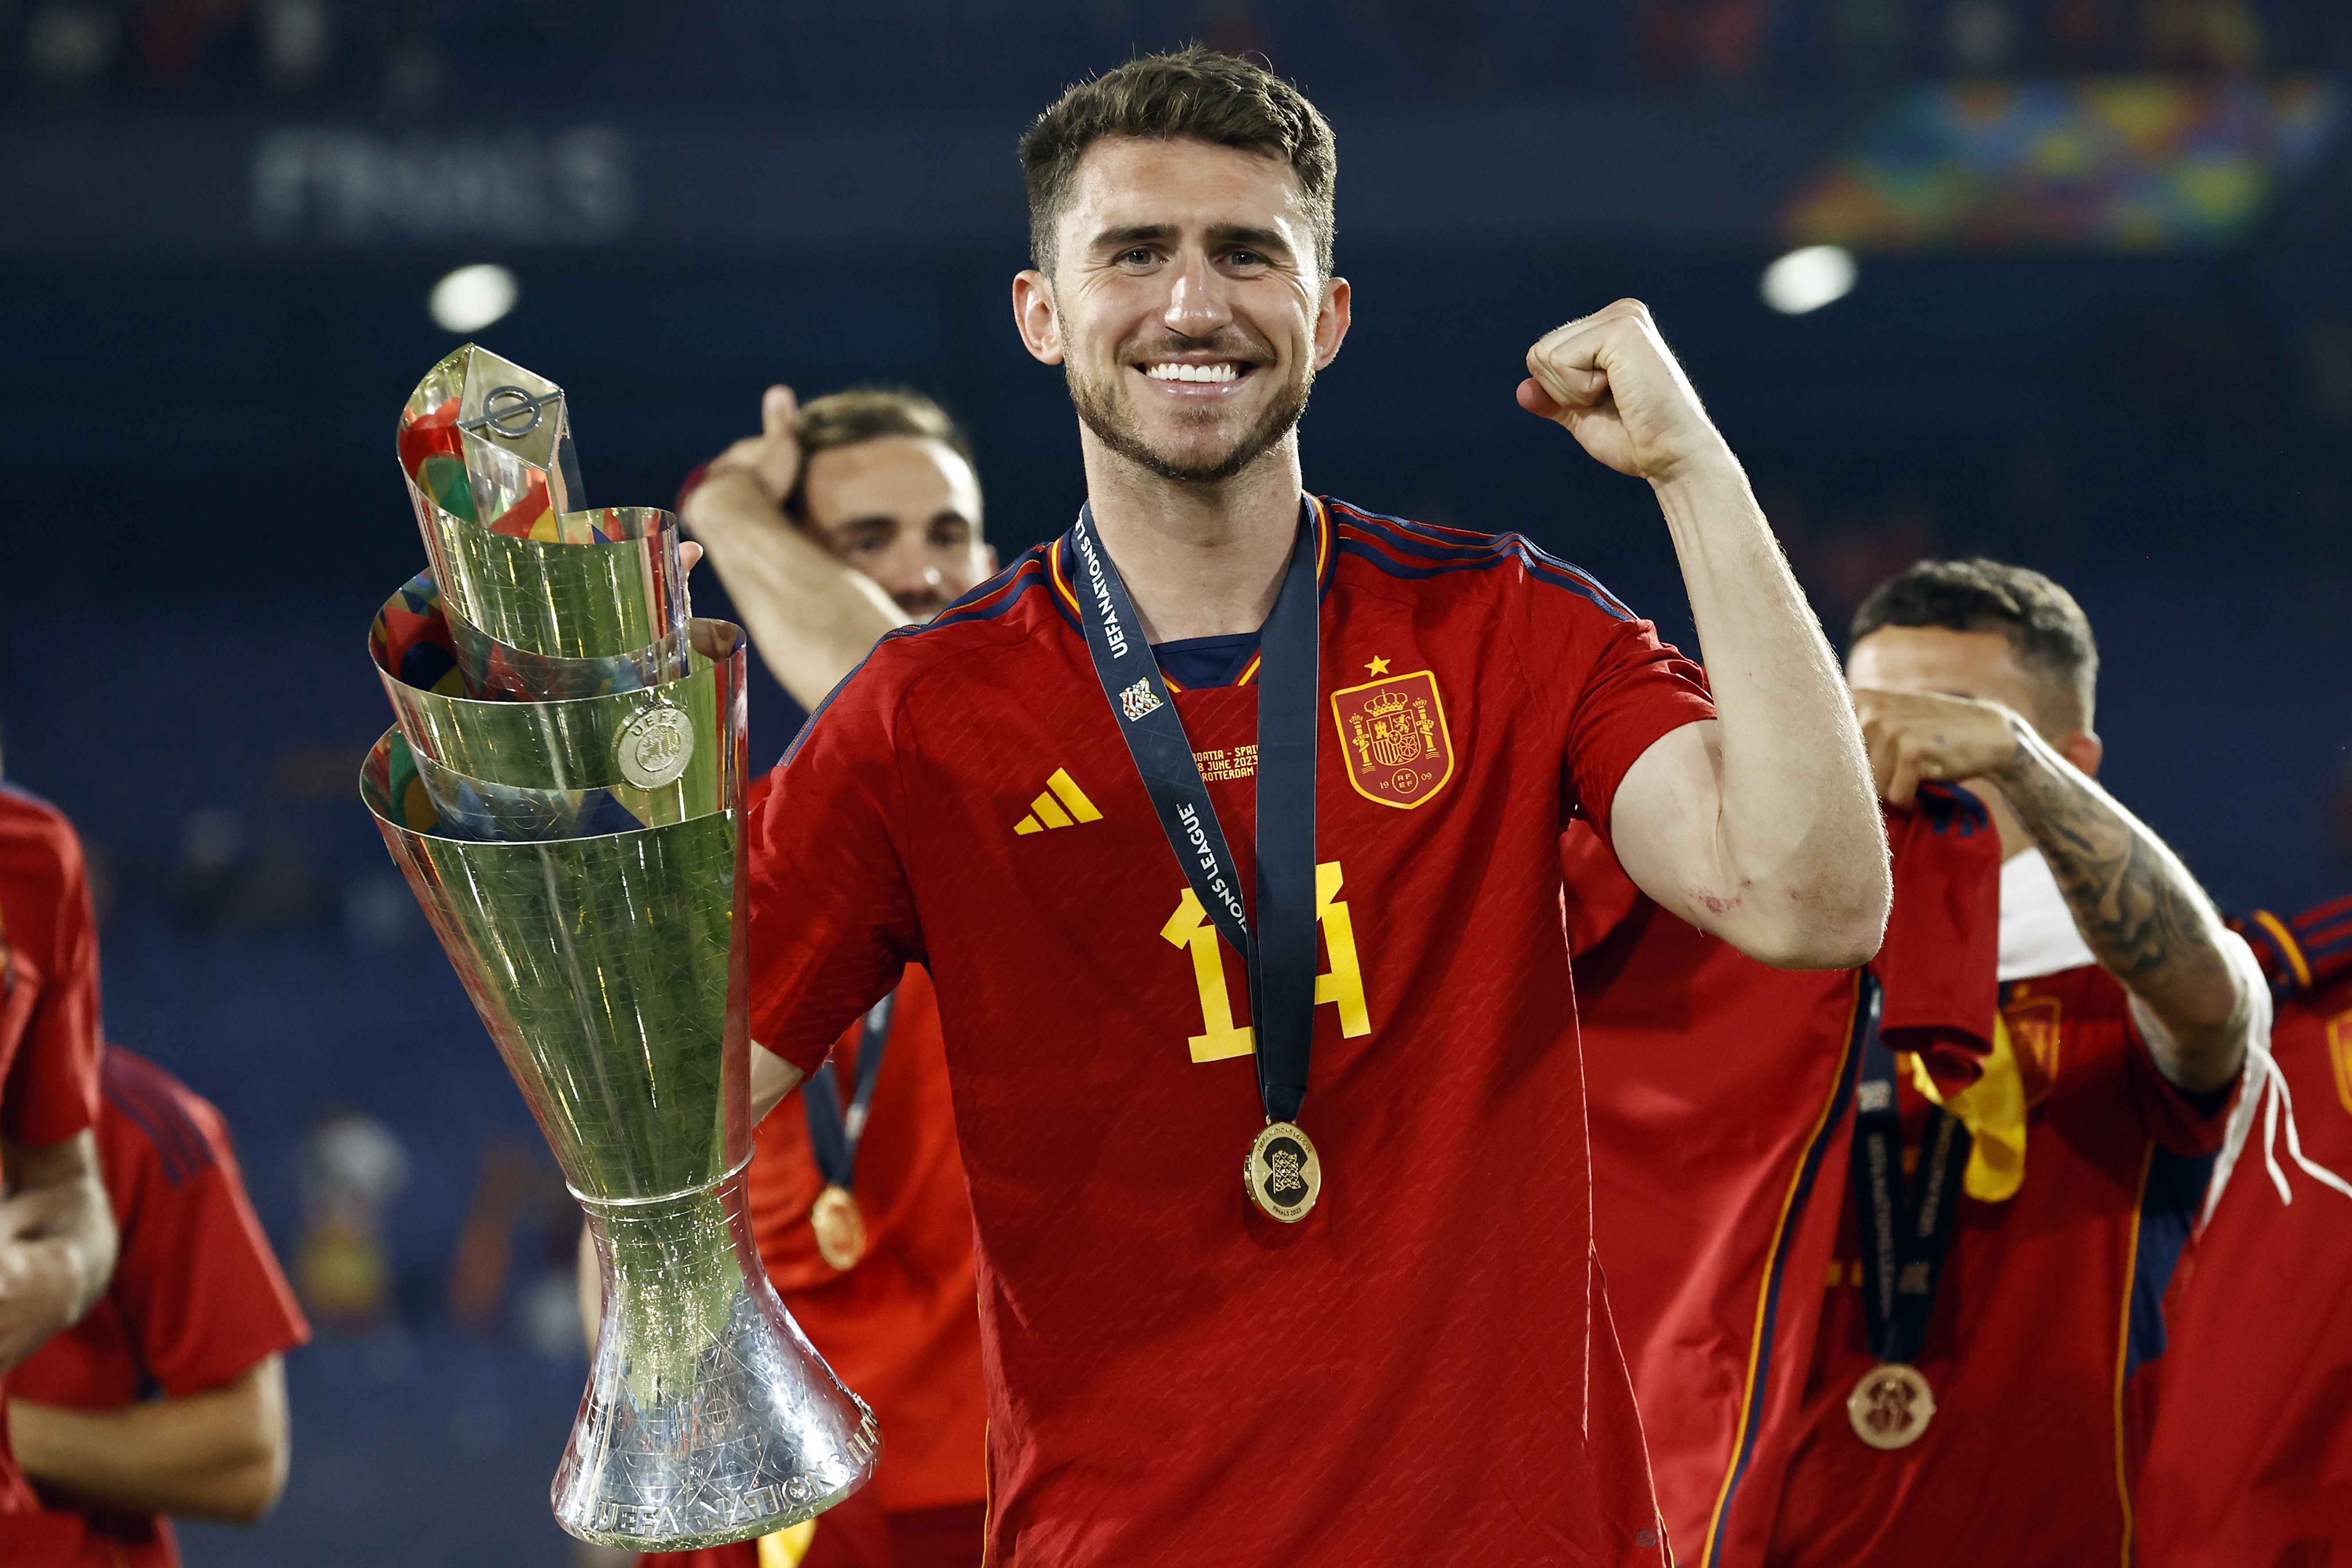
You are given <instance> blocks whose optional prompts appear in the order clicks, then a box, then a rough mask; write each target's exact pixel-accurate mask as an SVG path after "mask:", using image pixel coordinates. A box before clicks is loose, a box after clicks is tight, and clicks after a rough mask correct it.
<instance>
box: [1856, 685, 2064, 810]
mask: <svg viewBox="0 0 2352 1568" xmlns="http://www.w3.org/2000/svg"><path fill="white" fill-rule="evenodd" d="M1853 710H1854V713H1855V716H1856V717H1858V718H1859V719H1861V721H1862V743H1863V745H1864V747H1865V748H1866V749H1867V750H1868V751H1869V752H1870V771H1871V773H1872V775H1873V776H1874V778H1875V779H1876V780H1877V783H1878V794H1879V796H1880V798H1882V799H1884V800H1886V801H1890V802H1892V803H1893V804H1895V805H1910V804H1911V802H1912V800H1913V798H1914V797H1915V796H1916V795H1917V794H1918V793H1919V784H1920V781H1921V780H1923V779H1940V780H1944V781H1947V782H1949V783H1954V784H1957V783H1958V782H1959V781H1960V780H1962V779H1973V778H1982V777H1985V776H1986V775H1988V774H1993V773H2000V770H2001V769H2003V768H2005V767H2007V766H2008V765H2009V764H2010V763H2011V762H2012V761H2014V760H2015V758H2016V756H2017V753H2018V748H2019V746H2020V745H2021V742H2020V740H2019V731H2021V729H2022V728H2023V726H2024V723H2025V721H2023V720H2022V719H2020V718H2019V717H2018V716H2017V715H2016V714H2015V713H2014V712H2012V711H2011V710H2009V709H2007V708H2004V707H2002V706H2001V705H2000V703H1998V702H1979V701H1978V700H1976V699H1975V698H1972V697H1947V696H1945V695H1943V694H1942V693H1941V692H1936V691H1878V690H1873V689H1869V688H1867V687H1864V688H1858V689H1856V690H1855V691H1854V694H1853Z"/></svg>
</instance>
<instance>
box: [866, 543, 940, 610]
mask: <svg viewBox="0 0 2352 1568" xmlns="http://www.w3.org/2000/svg"><path fill="white" fill-rule="evenodd" d="M867 570H868V572H869V574H871V575H872V577H873V578H874V581H875V583H876V584H877V585H879V586H880V588H881V590H882V591H883V592H884V593H886V594H887V595H890V596H891V597H892V598H894V599H914V598H920V597H922V596H923V595H925V594H926V593H936V592H937V591H938V589H939V585H940V574H939V570H938V568H937V567H936V566H935V565H933V563H932V562H931V560H930V552H929V551H928V550H926V549H925V548H924V547H923V537H922V535H921V534H920V533H916V532H912V531H908V530H905V529H901V530H900V531H899V533H898V541H897V542H895V543H893V544H892V545H891V546H890V548H889V550H888V551H887V552H885V553H884V555H883V557H882V559H881V560H879V561H877V562H875V563H873V565H872V566H871V567H869V568H868V569H867Z"/></svg>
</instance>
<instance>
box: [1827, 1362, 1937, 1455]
mask: <svg viewBox="0 0 2352 1568" xmlns="http://www.w3.org/2000/svg"><path fill="white" fill-rule="evenodd" d="M1845 1414H1846V1419H1848V1420H1849V1421H1852V1422H1853V1435H1854V1436H1857V1437H1859V1438H1861V1439H1862V1440H1863V1441H1864V1442H1865V1443H1867V1444H1869V1445H1870V1446H1871V1447H1874V1448H1907V1447H1910V1446H1911V1445H1912V1444H1914V1443H1916V1442H1917V1441H1918V1440H1919V1434H1920V1433H1922V1432H1925V1431H1926V1430H1927V1423H1928V1422H1929V1421H1931V1420H1933V1419H1934V1418H1935V1415H1936V1394H1935V1391H1934V1390H1933V1389H1931V1388H1929V1387H1928V1386H1927V1379H1926V1378H1924V1377H1922V1376H1920V1375H1919V1369H1918V1368H1917V1367H1915V1366H1905V1365H1904V1364H1903V1363H1900V1362H1882V1363H1879V1364H1878V1365H1876V1366H1874V1367H1872V1368H1871V1369H1870V1370H1869V1371H1868V1372H1867V1373H1864V1374H1863V1379H1862V1381H1861V1382H1860V1383H1857V1384H1854V1385H1853V1393H1852V1394H1847V1395H1846V1400H1845Z"/></svg>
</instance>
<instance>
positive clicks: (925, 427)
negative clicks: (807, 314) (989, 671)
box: [678, 385, 996, 709]
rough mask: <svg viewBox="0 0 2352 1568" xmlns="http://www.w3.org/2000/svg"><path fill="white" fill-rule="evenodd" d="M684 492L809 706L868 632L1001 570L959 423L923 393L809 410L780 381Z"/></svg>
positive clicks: (917, 617) (755, 624) (763, 640)
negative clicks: (748, 427) (984, 527)
mask: <svg viewBox="0 0 2352 1568" xmlns="http://www.w3.org/2000/svg"><path fill="white" fill-rule="evenodd" d="M760 419H761V426H763V428H762V430H761V434H759V435H757V436H746V437H743V438H742V439H741V440H739V441H737V442H735V443H734V444H733V445H731V446H730V447H728V448H727V449H726V450H725V451H724V452H722V453H720V454H719V456H718V457H717V458H713V459H711V460H710V461H709V463H707V464H705V465H704V466H703V467H702V468H699V469H698V470H696V472H695V474H694V475H692V476H691V477H689V478H688V481H687V489H686V494H685V495H684V496H683V497H682V498H681V500H680V501H679V503H678V511H679V515H680V517H681V518H682V519H683V520H684V521H685V523H686V526H687V529H688V531H690V532H691V533H693V534H694V536H695V537H696V538H697V539H698V540H699V541H701V542H703V543H704V544H705V545H706V546H707V547H708V548H709V551H710V556H711V565H712V567H713V568H714V569H716V570H717V572H718V573H719V582H720V583H721V584H724V585H725V587H726V589H727V593H728V597H729V598H730V599H732V600H733V601H734V603H735V606H736V608H737V609H738V610H739V611H740V612H741V614H742V616H743V619H744V625H745V626H746V627H747V629H748V630H749V631H750V632H751V641H752V643H753V645H754V646H755V647H758V648H759V650H760V657H761V658H762V659H764V660H765V661H766V662H767V665H768V668H770V669H771V670H772V671H773V672H774V674H775V677H776V679H777V680H778V682H779V683H781V684H782V687H783V688H784V689H785V690H786V691H788V692H790V693H791V694H792V697H793V700H794V701H796V702H798V703H799V704H800V705H801V706H802V707H803V708H808V709H813V708H814V707H815V706H816V705H817V704H818V703H819V702H822V701H823V700H824V695H825V693H826V692H828V691H831V690H832V689H833V688H834V686H835V683H837V682H838V681H839V680H840V679H841V678H842V677H843V676H844V675H846V674H847V673H848V672H849V671H850V670H852V669H854V668H856V667H857V664H858V661H859V660H861V659H863V658H865V657H866V655H867V654H868V653H870V652H871V651H873V647H874V644H875V641H876V639H877V638H878V637H882V636H883V635H884V634H885V633H887V632H890V631H893V630H895V629H897V628H898V627H899V626H905V625H907V624H908V623H909V622H911V621H921V620H928V619H929V618H930V617H931V616H935V615H937V614H939V612H940V611H941V610H943V609H945V608H946V607H947V606H948V605H949V604H950V602H951V601H953V600H955V599H957V598H960V597H961V596H962V595H964V594H966V593H968V592H970V591H971V588H972V587H973V586H974V585H976V584H978V583H980V582H981V580H982V579H983V578H985V577H986V576H988V575H989V574H991V573H992V572H994V571H995V570H996V553H995V552H994V551H992V550H991V549H990V548H989V547H988V545H987V543H986V542H984V541H982V538H981V497H980V479H979V476H978V474H977V473H976V472H975V471H974V470H973V468H972V465H971V451H970V450H969V448H968V447H967V445H966V443H965V441H964V438H963V435H962V432H961V431H960V430H958V429H957V428H956V426H955V425H954V422H953V421H951V420H950V419H949V418H948V417H947V416H946V415H945V414H943V413H941V412H940V409H939V407H938V405H936V404H934V403H932V402H931V401H930V400H929V398H926V397H921V396H919V395H912V394H907V393H900V392H894V391H888V390H881V389H876V390H864V391H850V392H844V393H835V394H834V395H831V396H829V397H824V398H820V399H818V400H817V401H816V402H815V403H814V404H811V405H809V406H808V408H806V409H805V410H804V409H803V408H802V407H801V406H800V404H799V402H798V400H797V399H795V398H794V396H793V389H792V388H791V387H789V386H781V385H779V386H772V387H770V388H768V390H767V392H766V394H765V395H763V396H762V397H761V400H760Z"/></svg>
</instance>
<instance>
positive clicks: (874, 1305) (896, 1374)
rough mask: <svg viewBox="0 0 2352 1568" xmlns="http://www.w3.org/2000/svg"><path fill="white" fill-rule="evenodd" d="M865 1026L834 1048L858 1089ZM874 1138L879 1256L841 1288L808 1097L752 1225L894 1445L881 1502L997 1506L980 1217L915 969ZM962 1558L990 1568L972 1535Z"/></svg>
mask: <svg viewBox="0 0 2352 1568" xmlns="http://www.w3.org/2000/svg"><path fill="white" fill-rule="evenodd" d="M862 1033H863V1025H862V1023H861V1024H857V1025H853V1026H851V1027H850V1028H849V1030H848V1031H847V1032H846V1033H845V1034H844V1036H843V1037H842V1038H841V1040H840V1042H839V1043H838V1044H837V1045H835V1047H834V1050H835V1060H836V1062H837V1064H838V1065H837V1067H836V1068H835V1071H836V1072H837V1073H838V1074H839V1075H840V1077H841V1078H842V1079H843V1080H845V1081H854V1080H855V1079H856V1059H857V1058H856V1052H857V1048H858V1044H859V1037H860V1035H861V1034H862ZM886 1049H887V1056H886V1057H885V1058H884V1066H883V1068H882V1072H881V1074H880V1076H879V1077H878V1078H877V1079H876V1080H875V1086H874V1099H873V1100H872V1102H871V1107H870V1112H869V1116H868V1120H867V1122H866V1133H865V1136H864V1138H863V1139H862V1140H861V1141H860V1142H859V1143H858V1148H857V1184H856V1197H857V1207H858V1212H859V1213H860V1214H861V1215H863V1216H864V1218H865V1221H866V1252H865V1255H864V1256H863V1257H862V1258H859V1259H858V1261H857V1263H856V1266H855V1267H854V1268H851V1269H849V1270H848V1272H846V1273H844V1272H842V1271H841V1270H839V1269H836V1268H834V1267H833V1265H831V1264H829V1263H827V1262H826V1261H825V1260H824V1258H822V1257H821V1256H819V1254H818V1252H817V1248H816V1235H815V1232H814V1230H813V1229H812V1228H811V1226H810V1225H809V1209H810V1207H811V1205H814V1203H815V1202H816V1198H817V1194H819V1193H820V1192H822V1191H824V1176H823V1175H822V1174H820V1173H819V1172H818V1170H817V1165H816V1156H815V1154H814V1151H812V1149H811V1148H810V1146H809V1134H808V1117H807V1113H806V1112H805V1111H804V1110H803V1108H802V1104H801V1099H800V1095H799V1094H798V1093H795V1094H793V1096H792V1097H791V1098H790V1099H788V1100H785V1101H784V1103H783V1105H782V1108H781V1109H780V1110H777V1112H776V1113H775V1114H773V1115H772V1116H770V1117H769V1118H768V1119H767V1120H766V1121H763V1122H761V1124H760V1128H759V1131H758V1134H757V1142H756V1143H755V1145H754V1148H753V1152H752V1157H751V1225H752V1229H753V1231H754V1233H755V1234H756V1235H757V1236H758V1237H759V1242H760V1258H761V1261H762V1262H764V1263H766V1264H767V1266H768V1277H769V1278H770V1279H773V1280H774V1281H775V1282H776V1289H777V1290H778V1291H779V1292H780V1293H781V1294H782V1296H783V1298H784V1304H785V1305H786V1306H788V1307H790V1308H791V1309H792V1312H793V1317H794V1318H795V1319H797V1320H798V1321H799V1322H800V1325H801V1327H802V1328H803V1330H804V1331H806V1332H807V1334H808V1336H809V1340H810V1342H812V1343H814V1345H815V1346H816V1348H817V1350H818V1351H819V1352H821V1353H823V1355H824V1358H825V1360H826V1361H827V1362H828V1363H831V1365H832V1367H833V1370H834V1371H835V1373H839V1374H840V1377H841V1380H842V1381H843V1382H844V1383H845V1384H848V1385H849V1386H850V1387H852V1388H854V1389H856V1391H857V1392H858V1394H860V1395H861V1396H862V1397H863V1398H864V1399H865V1400H866V1403H867V1404H869V1405H872V1406H874V1413H875V1415H876V1416H877V1418H878V1419H879V1420H880V1421H881V1423H882V1429H883V1431H884V1432H885V1433H887V1435H888V1436H887V1441H886V1443H885V1445H884V1447H883V1452H882V1464H881V1468H879V1469H878V1470H877V1472H876V1473H875V1478H874V1488H875V1490H876V1491H877V1494H878V1495H879V1497H880V1499H881V1502H882V1506H883V1508H884V1509H886V1510H888V1511H889V1512H891V1513H892V1514H907V1513H912V1512H916V1511H920V1510H931V1509H938V1508H945V1507H950V1506H953V1505H957V1504H965V1505H972V1504H977V1503H979V1502H981V1501H982V1500H983V1499H985V1498H986V1497H987V1496H988V1471H987V1451H986V1443H985V1434H986V1431H987V1427H988V1398H987V1384H986V1378H985V1377H984V1375H983V1374H982V1370H981V1352H980V1312H979V1310H978V1307H977V1304H976V1301H975V1297H974V1289H973V1284H972V1263H971V1202H970V1200H969V1199H968V1198H966V1197H965V1195H964V1184H963V1157H962V1155H961V1153H960V1152H958V1150H957V1148H956V1137H955V1108H954V1106H953V1105H952V1104H951V1103H950V1100H949V1098H948V1079H947V1061H946V1051H945V1047H944V1045H943V1044H942V1042H941V1040H940V1006H939V999H938V997H937V995H936V994H934V993H933V991H932V989H931V981H930V976H929V974H927V973H924V971H923V969H922V966H921V965H919V964H909V965H908V967H907V970H906V972H905V973H904V975H903V976H902V977H901V978H900V980H899V982H898V1002H897V1004H896V1005H894V1006H893V1007H892V1009H891V1014H890V1037H889V1042H888V1045H887V1047H886ZM966 1544H967V1550H966V1551H965V1552H964V1553H963V1555H964V1558H965V1560H966V1561H967V1562H973V1561H977V1560H978V1558H979V1555H980V1521H979V1519H978V1517H977V1515H975V1516H973V1518H972V1519H971V1536H970V1540H969V1541H968V1542H967V1543H966Z"/></svg>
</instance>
